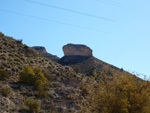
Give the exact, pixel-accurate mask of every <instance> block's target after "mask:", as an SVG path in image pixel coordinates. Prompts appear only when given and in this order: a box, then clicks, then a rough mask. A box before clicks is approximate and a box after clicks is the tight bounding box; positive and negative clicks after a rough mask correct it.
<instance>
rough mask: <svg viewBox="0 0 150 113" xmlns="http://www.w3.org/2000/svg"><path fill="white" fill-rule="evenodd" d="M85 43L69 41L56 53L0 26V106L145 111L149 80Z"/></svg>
mask: <svg viewBox="0 0 150 113" xmlns="http://www.w3.org/2000/svg"><path fill="white" fill-rule="evenodd" d="M70 46H71V47H70ZM85 47H86V52H85V51H84V50H85ZM72 48H73V51H70V49H72ZM89 49H90V48H88V47H87V46H84V45H74V44H73V45H72V44H69V48H68V47H67V48H66V49H64V53H65V54H64V57H62V58H60V59H59V58H58V57H56V56H53V55H52V54H48V53H47V52H46V50H45V48H42V51H43V50H44V52H42V51H36V50H35V48H34V49H33V48H31V47H29V46H27V45H25V44H23V41H22V40H16V39H14V38H12V37H8V36H5V35H4V34H3V33H1V32H0V112H2V113H5V112H6V113H29V112H32V113H34V112H36V113H72V112H73V113H78V112H79V113H80V112H81V113H93V112H98V113H102V112H104V113H105V112H109V113H114V112H119V113H134V111H136V112H137V113H141V112H144V113H149V111H150V107H149V102H150V93H149V92H150V82H149V81H148V80H142V79H139V78H138V77H136V76H135V75H132V74H130V73H128V72H126V71H123V69H119V68H117V67H115V66H113V65H110V64H108V63H105V62H103V61H101V60H99V59H97V58H95V57H94V56H93V55H92V51H91V50H89ZM42 53H46V54H47V56H50V57H47V58H46V56H45V57H44V55H42ZM52 59H57V60H54V61H55V62H54V61H52ZM59 63H60V64H59ZM61 64H62V65H61ZM34 105H35V106H36V108H34V107H33V106H34Z"/></svg>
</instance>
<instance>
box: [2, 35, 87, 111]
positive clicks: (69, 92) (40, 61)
mask: <svg viewBox="0 0 150 113" xmlns="http://www.w3.org/2000/svg"><path fill="white" fill-rule="evenodd" d="M27 65H29V66H31V67H39V68H41V69H42V73H43V74H44V76H46V75H47V76H48V77H47V79H50V80H49V85H48V88H47V89H46V92H45V93H46V94H47V96H46V99H41V98H39V97H38V96H37V92H38V90H37V88H35V87H34V86H29V85H27V84H24V83H22V82H21V81H20V80H19V74H18V73H19V72H21V71H22V70H23V69H24V66H27ZM1 70H3V71H5V70H6V71H7V72H8V74H9V76H10V79H7V80H2V79H0V110H1V112H2V113H4V112H9V113H17V112H25V111H24V102H25V100H26V99H27V98H29V97H30V98H34V99H37V100H39V101H40V102H41V112H43V113H45V112H59V113H60V112H62V113H63V112H65V113H66V112H69V111H70V112H76V111H78V110H79V109H80V107H81V101H82V99H84V97H83V95H82V94H81V90H80V84H81V83H82V82H81V81H82V79H83V76H84V75H81V74H76V73H75V72H74V71H73V70H72V68H70V67H67V66H62V65H60V64H58V63H56V62H53V61H50V60H48V59H47V58H45V57H43V56H42V55H41V54H40V53H39V52H37V51H36V50H34V49H32V48H30V47H28V46H27V45H25V44H22V40H15V39H13V38H11V37H8V36H4V34H2V33H1V32H0V71H1ZM3 71H1V72H0V76H2V77H3V76H5V75H1V74H2V72H3ZM37 73H38V71H37ZM45 73H46V74H45ZM43 74H42V76H43ZM4 88H5V89H10V90H9V91H10V92H9V94H10V95H9V96H6V95H4V94H3V92H2V91H3V90H2V89H4Z"/></svg>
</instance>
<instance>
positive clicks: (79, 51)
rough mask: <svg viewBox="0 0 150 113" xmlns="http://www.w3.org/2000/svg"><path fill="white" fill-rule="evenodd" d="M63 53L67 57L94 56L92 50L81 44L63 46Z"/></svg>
mask: <svg viewBox="0 0 150 113" xmlns="http://www.w3.org/2000/svg"><path fill="white" fill-rule="evenodd" d="M63 51H64V55H65V56H74V55H79V56H93V55H92V50H91V49H90V48H89V47H87V46H86V45H81V44H67V45H65V46H63Z"/></svg>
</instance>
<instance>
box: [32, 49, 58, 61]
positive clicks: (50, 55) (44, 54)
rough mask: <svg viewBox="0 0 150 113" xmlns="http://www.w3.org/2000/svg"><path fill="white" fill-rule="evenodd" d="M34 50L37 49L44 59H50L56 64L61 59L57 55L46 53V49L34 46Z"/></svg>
mask: <svg viewBox="0 0 150 113" xmlns="http://www.w3.org/2000/svg"><path fill="white" fill-rule="evenodd" d="M32 48H33V49H35V50H36V51H38V52H40V53H41V54H42V55H43V56H44V57H46V58H48V59H49V60H52V61H55V62H57V61H58V60H59V57H57V56H56V55H52V54H50V53H48V52H47V51H46V49H45V47H42V46H34V47H32Z"/></svg>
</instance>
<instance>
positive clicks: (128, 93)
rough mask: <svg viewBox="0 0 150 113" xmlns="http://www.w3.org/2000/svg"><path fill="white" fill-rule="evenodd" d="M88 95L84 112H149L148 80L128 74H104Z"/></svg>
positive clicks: (149, 85) (149, 84)
mask: <svg viewBox="0 0 150 113" xmlns="http://www.w3.org/2000/svg"><path fill="white" fill-rule="evenodd" d="M91 89H93V91H92V92H91V93H90V95H89V96H88V102H89V103H88V104H87V105H86V106H85V107H84V110H85V111H84V112H93V113H150V106H149V104H150V93H149V92H150V82H149V81H144V80H140V79H138V78H136V77H135V76H133V75H130V74H127V73H125V74H122V73H119V74H116V75H115V76H114V77H113V80H111V81H110V79H109V76H107V75H106V76H105V77H104V79H103V80H102V79H101V80H100V83H99V84H96V88H94V87H93V88H91Z"/></svg>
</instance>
